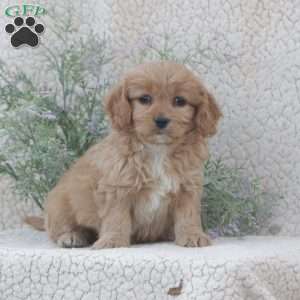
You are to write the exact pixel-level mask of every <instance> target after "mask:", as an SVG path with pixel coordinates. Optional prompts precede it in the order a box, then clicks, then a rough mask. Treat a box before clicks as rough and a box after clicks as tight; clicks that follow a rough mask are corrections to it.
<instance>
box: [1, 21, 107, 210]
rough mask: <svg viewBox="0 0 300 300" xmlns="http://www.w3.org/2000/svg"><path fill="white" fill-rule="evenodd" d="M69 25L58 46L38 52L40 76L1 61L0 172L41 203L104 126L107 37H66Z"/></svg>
mask: <svg viewBox="0 0 300 300" xmlns="http://www.w3.org/2000/svg"><path fill="white" fill-rule="evenodd" d="M68 26H70V24H66V26H65V28H64V31H63V32H64V36H61V35H59V36H57V39H56V40H57V45H56V48H55V46H54V47H51V49H49V48H47V47H46V46H44V47H43V52H41V54H39V56H38V57H37V59H40V61H41V62H44V64H43V66H44V68H45V69H44V70H43V72H44V74H45V76H44V78H39V77H37V76H34V75H30V76H29V75H28V74H26V73H24V72H23V71H21V70H17V71H12V70H11V68H10V67H8V66H7V65H6V64H5V63H4V62H0V98H1V104H2V106H1V108H2V112H1V120H0V128H2V130H1V131H0V134H1V141H2V142H3V141H5V143H4V144H2V146H1V148H2V150H1V153H2V154H1V156H0V172H1V173H4V174H8V175H10V176H11V177H13V178H14V179H15V184H16V191H17V192H18V194H19V196H20V197H21V198H22V199H31V200H33V201H35V202H36V204H37V205H39V206H40V207H41V208H42V202H43V199H45V196H46V194H47V192H48V191H49V190H50V189H51V188H52V187H53V186H54V185H55V183H56V182H57V179H58V178H59V177H60V176H61V174H62V173H63V172H64V171H65V170H66V169H67V168H68V167H69V166H70V164H71V163H72V161H73V160H74V159H75V158H77V157H79V156H80V155H82V154H83V153H84V152H85V151H86V150H87V149H88V148H89V147H90V146H91V145H92V144H93V143H95V141H96V140H97V139H98V138H101V137H102V136H103V135H105V130H106V122H105V119H104V114H103V112H102V109H101V103H102V98H103V95H104V93H105V92H106V89H107V87H108V85H109V82H108V81H107V79H106V78H105V76H103V73H104V67H105V66H106V65H107V64H108V63H109V62H110V57H109V56H108V55H107V54H106V53H107V50H106V48H107V46H106V41H105V40H104V39H99V38H98V37H96V36H93V35H89V37H87V38H86V39H78V40H77V41H70V40H69V39H68V37H67V36H66V32H68V30H69V29H68ZM95 49H97V51H95ZM41 65H42V64H41ZM39 71H41V70H39ZM46 80H47V81H46ZM45 81H46V83H45ZM48 82H51V83H52V86H51V84H49V83H48Z"/></svg>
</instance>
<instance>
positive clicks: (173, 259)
mask: <svg viewBox="0 0 300 300" xmlns="http://www.w3.org/2000/svg"><path fill="white" fill-rule="evenodd" d="M181 280H182V282H183V286H182V289H181V294H180V295H179V296H178V297H177V298H176V299H188V300H192V299H201V300H204V299H213V300H218V299H220V300H226V299H228V300H235V299H238V300H241V299H245V300H247V299H253V300H259V299H266V300H272V299H277V300H280V299H284V300H292V299H295V300H298V299H299V294H300V239H299V238H266V237H248V238H246V239H243V240H238V239H222V240H221V239H220V240H218V241H215V244H214V245H213V246H212V247H209V248H196V249H186V248H181V247H177V246H174V245H173V244H166V243H163V244H152V245H143V246H135V247H131V248H128V249H127V248H122V249H112V250H100V251H93V250H90V249H81V250H79V249H76V250H75V249H74V250H64V249H54V245H52V244H51V243H49V242H48V241H47V238H46V235H45V234H44V233H40V232H34V231H32V230H29V229H23V230H17V231H6V232H2V233H0V294H1V299H9V300H14V299H43V300H47V299H74V300H76V299H84V300H87V299H103V300H106V299H109V300H113V299H130V300H132V299H173V296H169V295H167V293H168V291H169V289H170V288H174V287H176V286H178V285H179V283H180V281H181Z"/></svg>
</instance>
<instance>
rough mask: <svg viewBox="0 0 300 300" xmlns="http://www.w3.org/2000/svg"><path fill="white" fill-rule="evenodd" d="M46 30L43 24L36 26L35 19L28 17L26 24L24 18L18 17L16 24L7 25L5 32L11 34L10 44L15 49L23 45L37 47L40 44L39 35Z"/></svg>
mask: <svg viewBox="0 0 300 300" xmlns="http://www.w3.org/2000/svg"><path fill="white" fill-rule="evenodd" d="M44 30H45V27H44V25H43V24H40V23H38V24H36V22H35V19H34V18H33V17H27V18H26V20H25V23H24V19H23V18H22V17H16V18H15V19H14V24H7V25H6V26H5V31H6V32H7V33H9V34H11V39H10V42H11V44H12V46H13V47H15V48H18V47H19V46H21V45H28V46H31V47H36V46H37V45H38V44H39V35H40V34H42V33H43V32H44Z"/></svg>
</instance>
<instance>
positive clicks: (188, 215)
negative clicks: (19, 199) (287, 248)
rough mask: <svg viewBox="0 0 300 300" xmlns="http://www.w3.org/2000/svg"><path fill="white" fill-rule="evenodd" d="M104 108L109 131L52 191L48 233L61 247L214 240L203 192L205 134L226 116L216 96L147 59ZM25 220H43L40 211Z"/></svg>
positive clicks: (169, 65)
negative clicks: (204, 217)
mask: <svg viewBox="0 0 300 300" xmlns="http://www.w3.org/2000/svg"><path fill="white" fill-rule="evenodd" d="M105 110H106V112H107V114H108V116H109V118H110V121H111V124H112V132H111V133H110V135H108V136H107V137H106V138H105V139H104V140H103V141H102V142H100V143H99V144H96V145H95V146H93V147H91V148H90V149H89V150H88V151H87V153H86V154H85V155H83V157H81V158H80V159H79V160H78V161H77V162H76V163H75V164H74V165H73V166H72V167H71V169H70V170H69V171H67V172H66V173H65V174H64V176H63V177H62V178H61V179H60V181H59V182H58V184H57V185H56V187H55V188H54V189H53V190H52V191H51V192H50V193H49V195H48V198H47V201H46V207H45V224H44V225H45V229H46V230H47V232H48V234H49V236H50V238H51V239H52V240H53V241H55V242H56V243H57V244H58V245H59V246H61V247H84V246H87V245H90V244H93V248H95V249H100V248H113V247H127V246H129V245H130V244H131V243H138V242H152V241H161V240H175V243H176V244H177V245H180V246H188V247H197V246H207V245H209V244H210V240H209V238H208V236H207V235H206V234H205V233H204V232H203V230H202V227H201V219H200V198H201V192H202V176H203V175H202V173H203V163H204V161H205V160H206V159H207V157H208V150H207V143H206V140H207V137H209V136H212V135H213V134H215V132H216V127H217V123H218V120H219V118H220V117H221V112H220V110H219V108H218V106H217V104H216V102H215V99H214V97H213V96H212V95H211V94H210V93H209V92H208V91H207V90H206V88H205V87H204V86H203V84H202V83H201V82H200V81H199V79H197V78H196V77H195V75H194V74H193V73H192V72H191V71H189V70H188V69H187V68H186V67H185V66H183V65H179V64H176V63H174V62H157V63H148V64H144V65H140V66H138V67H136V68H135V69H133V70H132V71H130V72H129V73H128V74H127V75H126V76H125V77H124V78H123V80H122V81H121V82H120V83H119V84H118V85H117V86H116V87H115V88H113V89H112V91H111V92H110V93H109V94H108V96H107V97H106V99H105ZM157 120H159V121H157ZM161 122H162V123H163V124H162V123H161ZM27 222H28V223H31V224H32V225H33V226H35V227H37V228H39V229H41V227H42V225H41V224H39V223H40V222H39V221H38V219H37V218H35V217H29V218H27Z"/></svg>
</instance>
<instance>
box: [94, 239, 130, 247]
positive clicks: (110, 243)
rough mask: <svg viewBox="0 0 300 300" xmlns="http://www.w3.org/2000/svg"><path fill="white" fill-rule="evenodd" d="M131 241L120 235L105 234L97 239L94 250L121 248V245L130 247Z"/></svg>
mask: <svg viewBox="0 0 300 300" xmlns="http://www.w3.org/2000/svg"><path fill="white" fill-rule="evenodd" d="M129 246H130V243H129V241H127V240H124V239H122V238H119V237H114V236H103V237H101V238H100V239H99V240H97V241H96V242H95V243H94V244H93V246H92V249H93V250H97V249H105V248H121V247H129Z"/></svg>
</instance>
